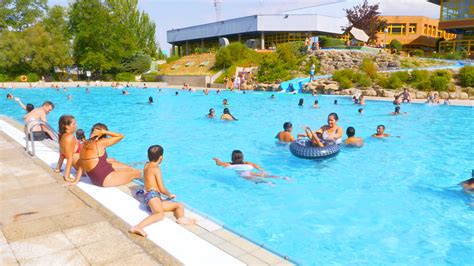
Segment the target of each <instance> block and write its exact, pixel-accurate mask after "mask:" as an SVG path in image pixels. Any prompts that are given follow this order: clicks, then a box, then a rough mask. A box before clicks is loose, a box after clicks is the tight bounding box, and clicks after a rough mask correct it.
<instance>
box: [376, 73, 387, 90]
mask: <svg viewBox="0 0 474 266" xmlns="http://www.w3.org/2000/svg"><path fill="white" fill-rule="evenodd" d="M377 85H379V86H380V87H383V88H388V78H387V76H385V75H379V76H378V77H377Z"/></svg>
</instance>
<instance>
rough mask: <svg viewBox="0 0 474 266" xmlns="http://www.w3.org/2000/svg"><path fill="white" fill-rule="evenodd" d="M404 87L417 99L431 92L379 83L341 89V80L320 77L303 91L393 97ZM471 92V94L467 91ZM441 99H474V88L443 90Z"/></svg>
mask: <svg viewBox="0 0 474 266" xmlns="http://www.w3.org/2000/svg"><path fill="white" fill-rule="evenodd" d="M404 89H408V91H410V93H411V95H412V97H413V98H416V99H426V98H427V96H428V93H429V92H426V91H419V90H416V89H414V88H411V87H403V88H401V89H399V90H390V89H385V88H382V87H381V86H379V85H373V86H371V87H357V88H350V89H341V88H340V86H339V82H337V81H334V80H331V79H318V80H315V81H312V82H310V83H307V84H305V86H304V89H303V92H306V93H317V94H331V95H354V94H361V95H364V96H377V97H387V98H393V97H394V96H395V95H398V94H400V93H401V92H402V91H403V90H404ZM466 91H468V92H471V96H469V94H468V93H467V92H466ZM438 93H439V96H440V98H441V99H460V100H468V99H471V100H473V99H474V89H473V88H463V89H461V88H457V89H456V91H452V92H447V91H441V92H438Z"/></svg>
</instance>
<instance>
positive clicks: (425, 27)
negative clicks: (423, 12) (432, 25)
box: [423, 24, 428, 35]
mask: <svg viewBox="0 0 474 266" xmlns="http://www.w3.org/2000/svg"><path fill="white" fill-rule="evenodd" d="M423 34H424V35H428V25H426V24H425V25H423Z"/></svg>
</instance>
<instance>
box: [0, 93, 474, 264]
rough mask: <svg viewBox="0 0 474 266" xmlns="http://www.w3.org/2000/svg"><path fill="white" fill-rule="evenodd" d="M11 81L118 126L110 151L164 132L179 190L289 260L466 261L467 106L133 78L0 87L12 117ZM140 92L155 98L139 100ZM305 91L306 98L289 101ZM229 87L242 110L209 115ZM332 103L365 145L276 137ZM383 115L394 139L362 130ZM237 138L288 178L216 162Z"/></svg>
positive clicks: (320, 116)
mask: <svg viewBox="0 0 474 266" xmlns="http://www.w3.org/2000/svg"><path fill="white" fill-rule="evenodd" d="M8 92H12V93H13V94H14V95H15V96H19V97H21V99H22V100H23V101H24V102H25V103H26V102H31V103H33V104H34V105H35V106H37V107H38V106H40V104H41V103H42V101H43V100H46V99H48V100H51V101H53V102H54V103H55V104H56V109H54V111H53V112H51V114H50V115H49V120H50V121H51V123H52V124H53V125H56V121H57V120H58V118H59V116H60V115H62V114H65V113H69V114H72V115H74V116H75V117H76V120H77V123H78V126H79V128H83V129H85V130H86V132H89V130H90V128H91V126H92V125H93V124H94V123H96V122H102V123H105V124H107V125H108V126H109V129H110V130H111V131H117V132H120V133H123V134H124V135H125V136H126V138H125V139H124V140H123V141H122V142H120V143H119V144H117V145H115V146H114V147H111V148H110V149H109V151H108V152H109V155H110V156H111V157H114V158H117V159H119V160H122V161H125V162H128V163H135V162H140V161H145V160H146V150H147V148H148V147H149V146H150V145H152V144H161V145H162V146H163V147H164V149H165V157H164V162H163V164H162V171H163V174H164V180H165V183H166V185H167V187H168V189H169V190H170V191H171V192H172V193H175V194H177V195H178V197H177V199H178V200H180V201H184V202H185V203H186V204H187V205H189V206H190V207H192V208H193V209H196V210H199V211H200V212H201V213H203V214H205V215H208V216H210V217H212V218H213V219H215V220H216V221H219V222H221V223H223V224H224V225H225V226H226V227H228V228H230V229H232V230H234V231H235V232H237V233H239V234H242V235H244V236H246V237H247V238H249V239H251V240H253V241H255V242H257V243H263V244H265V246H266V247H268V248H270V249H272V250H274V251H276V252H278V253H279V254H281V255H288V256H289V258H290V259H291V260H293V261H295V262H297V263H300V264H304V265H328V264H330V265H332V264H339V265H347V264H371V265H373V264H375V265H387V264H403V265H405V264H408V265H433V264H436V265H445V264H449V265H467V264H471V265H472V262H473V259H474V257H473V256H474V255H473V254H474V252H473V250H474V230H473V226H472V225H473V221H474V208H473V205H474V203H473V201H474V200H473V196H472V195H467V194H464V193H463V192H462V191H461V190H460V189H459V187H457V186H456V184H458V183H459V182H461V181H463V180H466V179H468V178H470V177H471V171H472V169H473V167H474V159H473V158H474V149H473V147H474V138H473V137H472V133H473V132H474V109H473V108H470V107H454V106H425V105H419V104H405V105H402V111H403V112H408V113H409V114H408V115H405V116H399V117H395V116H390V115H388V114H389V112H391V111H393V109H394V107H393V105H392V104H391V103H389V102H378V101H368V102H367V106H365V107H364V109H365V114H364V115H362V116H361V115H359V114H358V113H357V109H358V108H359V106H355V105H353V104H352V103H351V101H350V100H349V98H343V97H332V96H320V97H317V99H318V100H319V103H320V105H321V108H319V109H312V108H310V107H309V106H310V105H311V104H312V102H313V101H314V99H316V97H312V96H311V95H296V96H295V95H286V94H276V99H274V100H271V99H270V94H269V93H251V94H245V95H244V94H239V93H231V92H223V93H221V94H219V95H216V94H215V92H211V93H210V95H209V96H204V95H203V94H202V93H200V92H196V93H190V92H186V91H179V96H175V95H174V93H175V91H174V90H163V92H162V93H159V92H158V91H157V90H155V89H148V90H141V89H131V90H130V95H126V96H124V95H121V93H120V91H119V90H113V89H109V88H107V89H95V88H94V89H91V93H90V94H86V93H85V90H84V88H72V89H69V92H62V91H60V92H56V91H54V90H51V89H33V90H26V89H16V90H2V91H0V97H1V99H0V102H1V108H0V113H1V114H4V115H7V116H10V117H13V118H15V119H16V120H18V121H21V117H22V116H23V114H24V112H23V110H22V109H21V108H20V107H19V106H18V105H17V104H16V103H15V102H13V101H7V100H6V97H5V95H6V94H7V93H8ZM68 93H69V94H72V95H73V100H72V101H67V100H66V95H67V94H68ZM148 96H153V98H154V99H155V104H153V105H148V104H146V102H147V100H148ZM300 97H302V98H304V99H305V107H304V108H298V107H297V103H298V100H299V98H300ZM224 98H227V99H229V103H230V106H229V108H230V110H231V112H232V114H233V115H234V116H235V117H236V118H238V119H239V121H238V122H221V121H218V120H209V119H206V118H205V114H206V113H207V112H208V109H209V108H211V107H213V108H215V109H216V112H217V113H218V114H219V115H220V114H221V112H222V109H223V106H222V105H221V103H222V99H224ZM334 99H338V101H339V105H337V106H335V105H333V104H332V102H333V100H334ZM330 112H337V113H338V114H339V117H340V121H339V124H340V125H341V126H343V127H344V128H347V127H348V126H354V127H355V128H356V131H357V135H358V136H360V137H363V138H364V139H365V146H364V147H363V148H361V149H355V148H352V149H351V148H342V150H341V152H340V154H339V155H338V156H337V157H335V158H332V159H328V160H325V161H308V160H302V159H298V158H295V157H294V156H292V155H291V154H290V152H289V151H288V148H287V147H284V146H278V145H275V139H274V136H275V135H276V133H277V132H278V131H279V130H281V128H282V124H283V122H285V121H291V122H292V123H293V125H294V130H295V131H296V132H297V131H300V132H301V127H302V126H304V125H309V126H311V127H312V128H313V129H316V128H318V127H319V126H321V125H323V124H324V123H325V121H326V118H327V115H328V114H329V113H330ZM378 124H384V125H386V128H387V129H386V132H387V133H389V134H392V135H395V136H400V138H389V139H383V140H377V139H372V138H370V135H371V134H372V133H374V132H375V128H376V126H377V125H378ZM296 132H294V133H295V134H296ZM234 149H240V150H242V151H243V152H244V154H245V159H246V160H248V161H251V162H255V163H258V164H260V165H261V166H262V167H263V168H264V169H265V170H267V171H269V172H271V173H273V174H277V175H283V176H290V177H291V178H292V179H293V182H287V181H284V180H276V181H275V183H276V187H270V186H267V185H262V184H259V185H256V184H254V183H251V182H249V181H246V180H243V179H242V178H240V177H237V176H236V175H235V174H234V173H233V172H232V171H230V170H226V169H223V168H220V167H218V166H216V165H215V164H214V161H213V160H212V157H219V158H221V159H222V160H227V161H228V160H230V154H231V152H232V150H234Z"/></svg>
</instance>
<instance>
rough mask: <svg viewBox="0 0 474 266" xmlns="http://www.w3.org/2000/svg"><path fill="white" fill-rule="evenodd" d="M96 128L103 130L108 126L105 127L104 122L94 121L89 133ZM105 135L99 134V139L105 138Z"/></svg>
mask: <svg viewBox="0 0 474 266" xmlns="http://www.w3.org/2000/svg"><path fill="white" fill-rule="evenodd" d="M96 129H104V130H109V128H108V127H107V125H106V124H102V123H96V124H94V125H93V126H92V129H91V135H92V133H93V132H94V130H96ZM106 137H107V136H105V135H104V136H101V137H100V138H99V139H102V138H106Z"/></svg>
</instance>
